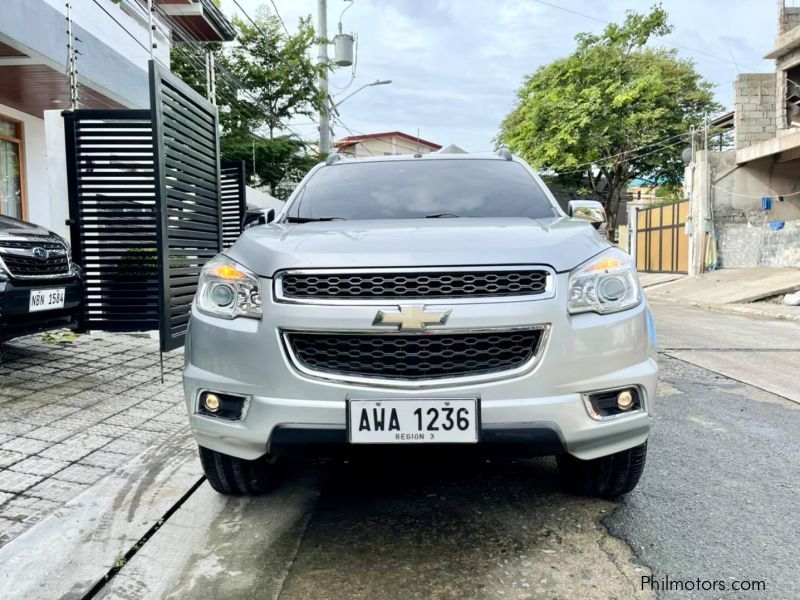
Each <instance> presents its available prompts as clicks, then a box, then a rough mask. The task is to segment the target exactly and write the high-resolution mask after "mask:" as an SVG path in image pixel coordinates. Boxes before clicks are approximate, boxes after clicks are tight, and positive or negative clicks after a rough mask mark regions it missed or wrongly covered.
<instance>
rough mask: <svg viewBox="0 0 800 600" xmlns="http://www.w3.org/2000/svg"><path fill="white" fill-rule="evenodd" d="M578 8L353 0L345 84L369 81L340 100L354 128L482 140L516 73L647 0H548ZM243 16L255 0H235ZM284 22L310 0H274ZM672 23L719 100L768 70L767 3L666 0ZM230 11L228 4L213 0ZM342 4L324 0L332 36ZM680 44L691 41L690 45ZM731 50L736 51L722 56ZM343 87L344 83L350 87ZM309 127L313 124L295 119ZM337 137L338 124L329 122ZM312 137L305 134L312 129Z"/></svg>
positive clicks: (312, 7)
mask: <svg viewBox="0 0 800 600" xmlns="http://www.w3.org/2000/svg"><path fill="white" fill-rule="evenodd" d="M548 1H549V2H550V3H552V4H559V6H561V7H563V8H564V9H568V10H571V11H575V12H579V13H584V14H586V15H588V17H591V18H587V17H582V16H579V15H576V14H573V13H570V12H566V11H564V10H559V9H557V8H553V7H550V6H546V5H544V4H541V3H539V2H536V1H534V0H494V1H491V2H486V1H482V2H479V1H466V0H355V2H354V3H353V6H352V8H350V10H348V11H347V13H345V15H344V18H343V30H344V31H345V32H356V33H357V34H358V38H359V44H358V46H359V49H358V71H357V78H356V80H355V82H354V83H353V84H352V86H351V87H350V88H349V89H348V92H349V91H352V90H355V89H357V88H358V87H359V86H361V85H363V84H365V83H368V82H370V81H374V80H375V79H392V80H393V83H392V84H391V85H387V86H380V87H375V88H367V89H365V90H363V91H362V92H360V93H358V94H357V95H355V96H353V97H352V98H351V99H349V100H348V101H347V102H346V103H345V104H344V105H342V107H341V108H340V113H341V118H342V120H343V121H344V123H345V124H347V125H348V126H349V127H351V128H353V129H355V130H359V131H366V132H370V131H388V130H401V131H405V132H407V133H409V134H412V135H415V134H416V130H417V128H419V130H420V135H421V137H423V138H425V139H429V140H432V141H435V142H438V143H440V144H443V145H446V144H449V143H455V144H458V145H459V146H461V147H463V148H465V149H467V150H470V151H480V150H488V149H490V148H491V147H492V145H493V144H492V139H493V138H494V136H495V135H496V134H497V130H498V127H499V124H500V121H501V120H502V119H503V117H504V116H505V115H506V114H507V113H508V112H509V111H510V110H511V108H512V107H513V104H514V101H515V91H516V90H517V88H518V87H519V86H520V84H521V82H522V79H523V77H524V76H525V75H527V74H529V73H532V72H533V71H535V70H536V69H537V68H538V67H539V66H541V65H543V64H547V63H548V62H550V61H552V60H554V59H556V58H558V57H560V56H565V55H567V54H569V53H570V52H571V51H572V49H573V48H574V36H575V34H577V33H578V32H581V31H594V32H597V31H600V30H601V29H602V28H603V24H602V23H599V22H597V20H593V19H601V20H612V21H620V20H621V19H623V18H624V14H625V10H626V9H634V10H637V11H640V12H641V11H646V10H648V9H649V7H650V6H651V5H652V3H653V0H604V1H603V2H602V3H598V2H593V1H590V0H548ZM239 2H240V4H242V6H243V7H244V8H245V10H247V11H248V13H250V14H251V15H253V14H254V13H255V12H256V8H257V7H258V6H259V5H260V4H262V3H263V2H261V1H260V0H239ZM276 4H277V6H278V9H279V10H280V11H281V15H282V16H283V18H284V21H286V23H287V25H288V26H289V27H292V25H293V24H294V23H296V21H297V18H298V17H300V16H302V15H308V14H311V15H312V16H313V17H314V20H316V2H314V1H313V0H276ZM663 4H664V7H665V8H666V9H667V11H668V12H669V14H670V21H671V23H672V24H673V26H674V28H675V30H674V32H673V33H672V34H671V35H670V36H668V37H667V38H665V40H663V43H665V44H666V43H672V44H675V45H676V46H677V51H678V54H679V55H680V56H681V57H685V58H691V59H693V60H694V61H695V63H696V65H697V69H698V70H699V71H700V73H701V74H703V75H704V76H705V77H706V78H707V79H709V80H710V81H712V82H713V83H714V84H715V86H716V87H715V91H716V94H717V96H718V100H719V101H720V102H721V103H722V104H724V105H726V106H729V105H730V104H731V94H732V87H733V85H732V82H733V80H734V79H735V78H736V74H737V67H736V65H734V64H733V63H734V62H736V63H738V64H739V68H740V69H741V70H742V71H743V72H750V71H753V70H755V71H762V72H764V71H771V70H772V68H773V67H772V64H771V63H770V62H769V61H763V60H762V59H761V57H762V56H763V55H764V54H765V53H766V52H768V51H769V49H770V48H771V47H772V45H773V42H774V38H775V34H776V28H777V15H776V14H775V10H776V9H775V6H774V3H764V2H754V1H752V0H704V1H703V2H699V1H698V0H665V1H664V3H663ZM222 6H223V9H224V10H225V11H226V13H227V14H228V15H231V14H234V13H235V12H236V7H235V5H234V4H233V2H232V1H231V0H222ZM345 6H346V4H345V3H344V2H343V1H341V0H328V31H329V36H333V35H334V34H335V32H336V23H337V20H338V17H339V14H340V13H341V11H342V10H343V8H344V7H345ZM687 48H691V49H692V50H696V51H692V50H689V49H687ZM731 55H733V57H734V58H733V59H731ZM349 79H350V73H349V70H348V69H340V70H339V71H338V72H337V73H335V74H334V76H333V77H332V78H331V85H332V90H333V91H334V95H335V94H336V88H337V87H338V88H341V87H343V86H344V85H346V84H347V83H348V81H349ZM348 92H345V93H348ZM303 131H304V132H313V128H310V127H306V128H303ZM336 134H337V136H344V135H347V132H346V131H345V130H344V129H343V128H342V127H336ZM310 137H311V136H310Z"/></svg>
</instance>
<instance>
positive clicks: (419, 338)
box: [287, 330, 541, 380]
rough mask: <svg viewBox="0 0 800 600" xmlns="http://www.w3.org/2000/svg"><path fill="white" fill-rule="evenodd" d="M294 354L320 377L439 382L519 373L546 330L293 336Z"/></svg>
mask: <svg viewBox="0 0 800 600" xmlns="http://www.w3.org/2000/svg"><path fill="white" fill-rule="evenodd" d="M287 338H288V343H289V345H290V346H291V349H292V352H293V353H294V355H295V357H296V358H297V360H298V361H300V363H301V364H302V365H304V366H305V367H306V368H309V369H312V370H315V371H324V372H327V373H332V374H338V375H349V376H359V377H374V378H380V379H408V380H414V379H436V378H444V377H463V376H469V375H480V374H486V373H495V372H500V371H507V370H510V369H514V368H516V367H519V366H521V365H523V364H524V363H526V362H527V361H528V360H530V359H531V358H532V357H533V356H534V353H535V352H536V350H537V346H538V344H539V340H540V338H541V330H529V331H505V332H491V333H459V334H436V335H351V334H317V333H290V334H288V336H287Z"/></svg>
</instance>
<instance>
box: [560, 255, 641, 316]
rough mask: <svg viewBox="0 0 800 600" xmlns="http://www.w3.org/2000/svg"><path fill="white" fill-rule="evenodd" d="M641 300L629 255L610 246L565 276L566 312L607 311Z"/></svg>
mask: <svg viewBox="0 0 800 600" xmlns="http://www.w3.org/2000/svg"><path fill="white" fill-rule="evenodd" d="M641 301H642V293H641V289H640V288H639V278H638V276H637V275H636V267H635V265H634V264H633V259H631V257H630V255H628V254H626V253H625V252H623V251H622V250H619V249H618V248H611V249H609V250H607V251H606V252H603V253H601V254H599V255H598V256H595V257H593V258H592V259H591V260H589V261H588V262H585V263H584V264H582V265H580V266H579V267H577V268H575V269H574V270H573V271H572V273H570V276H569V302H568V308H569V312H570V313H572V314H575V313H582V312H596V313H600V314H608V313H614V312H619V311H621V310H626V309H628V308H633V307H634V306H637V305H638V304H639V303H640V302H641Z"/></svg>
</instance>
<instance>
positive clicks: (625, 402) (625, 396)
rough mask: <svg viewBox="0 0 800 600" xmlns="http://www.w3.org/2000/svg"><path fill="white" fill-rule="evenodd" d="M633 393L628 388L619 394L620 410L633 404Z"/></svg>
mask: <svg viewBox="0 0 800 600" xmlns="http://www.w3.org/2000/svg"><path fill="white" fill-rule="evenodd" d="M633 401H634V398H633V394H631V393H630V392H629V391H628V390H625V391H623V392H620V393H619V395H618V396H617V407H619V409H620V410H628V409H629V408H631V407H632V406H633Z"/></svg>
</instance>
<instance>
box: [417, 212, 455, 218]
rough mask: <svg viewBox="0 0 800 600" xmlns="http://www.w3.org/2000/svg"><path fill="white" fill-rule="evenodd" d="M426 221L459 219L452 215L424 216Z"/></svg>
mask: <svg viewBox="0 0 800 600" xmlns="http://www.w3.org/2000/svg"><path fill="white" fill-rule="evenodd" d="M425 218H426V219H460V218H461V217H459V216H458V215H454V214H453V213H437V214H435V215H425Z"/></svg>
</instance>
